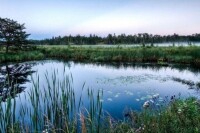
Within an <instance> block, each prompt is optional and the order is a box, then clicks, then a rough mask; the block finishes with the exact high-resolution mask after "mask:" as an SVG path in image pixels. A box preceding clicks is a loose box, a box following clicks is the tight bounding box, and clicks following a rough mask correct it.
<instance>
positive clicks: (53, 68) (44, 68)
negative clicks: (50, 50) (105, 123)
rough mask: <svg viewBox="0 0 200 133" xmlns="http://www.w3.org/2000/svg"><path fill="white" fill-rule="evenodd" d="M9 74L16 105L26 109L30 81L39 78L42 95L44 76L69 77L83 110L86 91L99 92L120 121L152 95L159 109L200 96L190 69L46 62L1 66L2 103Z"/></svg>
mask: <svg viewBox="0 0 200 133" xmlns="http://www.w3.org/2000/svg"><path fill="white" fill-rule="evenodd" d="M8 71H9V73H10V74H9V75H10V78H9V79H10V80H12V79H15V80H14V81H15V82H13V83H12V85H13V86H17V88H18V91H17V94H16V95H15V94H14V93H10V92H12V89H11V91H9V94H11V95H12V96H13V98H15V99H16V101H17V102H16V103H17V104H18V103H19V101H20V102H21V104H24V105H26V106H29V102H30V101H28V100H26V97H28V94H30V93H31V88H32V87H33V83H32V80H34V81H37V80H38V77H39V85H40V89H41V90H42V91H43V90H44V89H47V88H48V87H47V81H46V77H45V75H46V76H47V78H48V79H52V75H53V73H56V78H57V79H58V80H60V81H62V80H63V79H64V77H66V76H69V77H72V78H71V81H72V86H73V89H74V92H75V97H77V98H80V96H81V95H82V96H83V97H82V100H83V106H85V107H88V104H89V101H88V95H87V92H88V89H90V90H93V92H94V94H97V92H98V91H99V90H100V91H102V92H103V96H102V97H101V98H100V101H101V102H102V103H103V110H104V111H107V112H109V113H110V115H111V116H113V117H114V118H120V119H121V118H123V111H124V110H125V109H126V108H131V109H132V110H137V111H140V110H141V109H142V105H143V104H144V102H145V101H147V100H150V99H151V98H152V97H153V96H155V95H156V96H159V99H158V106H159V105H160V104H162V103H163V101H165V100H166V96H168V97H171V96H173V95H175V96H176V97H177V98H178V97H180V98H186V97H188V96H195V97H199V96H200V94H199V91H198V87H197V86H196V84H197V83H198V82H200V71H199V70H198V69H195V68H192V67H190V66H179V65H170V66H168V67H166V66H156V65H153V64H131V63H124V64H120V63H113V64H101V63H77V62H73V61H69V62H67V61H58V60H45V61H35V62H25V63H20V64H10V65H2V66H1V67H0V87H1V92H0V97H2V99H3V100H4V101H5V100H6V98H7V97H6V95H7V93H8V91H6V88H9V85H5V84H4V80H5V75H7V74H8ZM50 82H51V81H50ZM52 82H53V81H52ZM52 82H51V83H52ZM84 84H85V86H84V89H83V91H82V88H83V85H84ZM3 88H4V89H3ZM57 89H60V88H57ZM19 98H20V100H19Z"/></svg>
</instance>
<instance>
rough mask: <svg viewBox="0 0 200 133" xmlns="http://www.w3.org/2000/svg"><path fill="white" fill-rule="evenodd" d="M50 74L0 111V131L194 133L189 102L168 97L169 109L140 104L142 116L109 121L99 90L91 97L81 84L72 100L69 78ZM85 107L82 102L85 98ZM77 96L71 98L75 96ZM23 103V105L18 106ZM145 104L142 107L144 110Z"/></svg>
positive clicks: (197, 122) (195, 116) (199, 108)
mask: <svg viewBox="0 0 200 133" xmlns="http://www.w3.org/2000/svg"><path fill="white" fill-rule="evenodd" d="M56 74H57V73H56V72H55V71H54V74H53V75H52V76H50V77H51V79H49V78H47V77H48V73H46V83H47V85H44V84H39V83H40V78H39V77H38V79H37V81H33V80H32V82H33V87H32V88H30V91H28V95H26V96H23V95H18V97H16V98H14V99H12V98H11V97H10V98H8V99H7V100H6V102H1V103H0V104H1V106H0V131H1V132H10V133H12V132H13V133H14V132H32V131H34V132H42V131H43V132H60V133H73V132H74V133H75V132H82V133H86V132H108V133H115V132H119V133H122V132H130V133H138V132H141V133H151V132H152V133H155V132H169V133H171V132H173V133H179V132H181V133H188V132H193V133H195V132H199V131H200V103H199V101H198V100H197V99H195V98H189V99H186V100H180V99H176V98H175V97H174V96H173V97H171V98H170V99H169V98H166V101H167V100H168V102H166V103H165V105H166V104H169V106H163V107H160V108H155V104H156V97H154V98H152V101H153V102H151V103H150V102H149V101H148V102H145V106H144V107H145V108H144V109H143V110H142V112H140V113H139V112H134V111H132V110H128V111H127V112H126V113H125V114H124V116H125V119H124V120H116V119H113V118H112V116H110V115H108V114H107V113H106V112H105V111H104V110H103V109H102V105H103V103H102V102H101V100H100V99H101V98H102V97H103V91H98V92H97V93H95V92H94V91H93V90H91V89H86V90H85V87H84V85H83V87H82V93H81V95H80V96H79V97H78V98H77V97H76V96H75V89H74V88H73V87H72V86H73V84H72V83H73V78H69V77H65V78H64V80H63V81H59V80H58V78H57V77H56ZM41 87H43V89H41ZM85 93H86V98H88V99H87V101H89V103H88V104H89V105H87V106H86V105H85V103H84V101H83V100H82V98H83V96H85ZM76 95H77V94H76ZM23 100H25V101H27V102H29V104H26V103H24V101H23ZM147 105H148V106H147Z"/></svg>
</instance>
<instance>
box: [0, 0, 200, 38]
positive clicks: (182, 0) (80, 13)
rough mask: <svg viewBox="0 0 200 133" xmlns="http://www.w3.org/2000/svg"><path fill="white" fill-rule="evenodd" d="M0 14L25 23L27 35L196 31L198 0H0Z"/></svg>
mask: <svg viewBox="0 0 200 133" xmlns="http://www.w3.org/2000/svg"><path fill="white" fill-rule="evenodd" d="M0 17H7V18H12V19H14V20H17V21H18V22H20V23H25V24H26V27H27V32H29V33H31V38H34V39H42V38H49V37H52V36H58V35H61V36H63V35H69V34H72V35H77V34H81V35H89V34H90V33H92V34H97V35H101V36H105V35H107V34H108V33H116V34H121V33H126V34H136V33H144V32H146V33H152V34H162V35H164V34H173V33H178V34H183V35H186V34H193V33H199V32H200V0H0Z"/></svg>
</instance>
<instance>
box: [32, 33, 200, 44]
mask: <svg viewBox="0 0 200 133" xmlns="http://www.w3.org/2000/svg"><path fill="white" fill-rule="evenodd" d="M176 42H188V44H189V45H190V44H191V43H192V42H200V34H193V35H187V36H184V35H178V34H173V35H164V36H161V35H152V34H148V33H142V34H135V35H126V34H121V35H115V34H114V35H112V34H109V35H108V36H107V37H100V36H97V35H92V34H91V35H90V36H81V35H77V36H71V35H69V36H64V37H61V36H58V37H52V38H51V39H44V40H39V41H38V40H34V43H35V44H40V45H69V44H76V45H84V44H87V45H93V44H142V45H145V44H151V45H153V44H154V43H172V44H173V43H176Z"/></svg>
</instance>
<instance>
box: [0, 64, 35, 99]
mask: <svg viewBox="0 0 200 133" xmlns="http://www.w3.org/2000/svg"><path fill="white" fill-rule="evenodd" d="M31 67H32V65H30V64H15V65H7V64H6V65H5V66H3V67H0V101H5V100H6V99H7V98H8V97H12V98H14V97H15V96H16V94H18V93H21V92H22V91H23V90H24V89H25V87H23V84H25V83H26V82H29V80H28V76H29V75H31V74H32V73H33V72H34V71H32V70H31Z"/></svg>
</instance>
